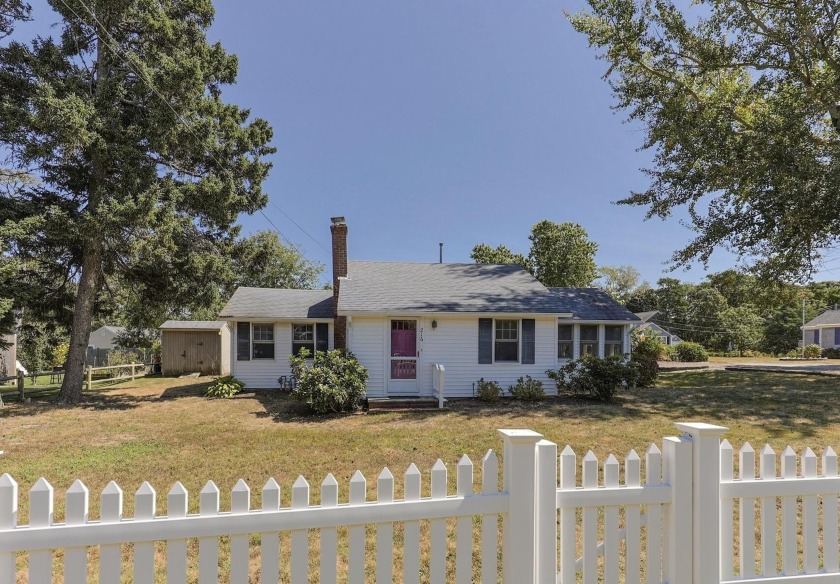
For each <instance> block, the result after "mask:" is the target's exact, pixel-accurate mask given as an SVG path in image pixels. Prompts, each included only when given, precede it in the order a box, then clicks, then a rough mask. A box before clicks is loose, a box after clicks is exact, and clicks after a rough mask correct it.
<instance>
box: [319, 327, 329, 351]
mask: <svg viewBox="0 0 840 584" xmlns="http://www.w3.org/2000/svg"><path fill="white" fill-rule="evenodd" d="M329 335H330V325H328V324H327V323H325V322H319V323H317V324H316V325H315V351H316V352H324V353H326V352H327V351H328V350H329V346H330V337H329Z"/></svg>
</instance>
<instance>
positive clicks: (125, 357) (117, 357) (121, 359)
mask: <svg viewBox="0 0 840 584" xmlns="http://www.w3.org/2000/svg"><path fill="white" fill-rule="evenodd" d="M141 361H142V359H140V358H138V357H137V355H135V354H134V352H133V351H128V350H126V349H112V350H111V351H109V352H108V365H130V364H131V363H139V362H141ZM128 375H131V372H130V371H129V368H128V367H125V368H120V369H108V377H112V378H113V377H126V376H128Z"/></svg>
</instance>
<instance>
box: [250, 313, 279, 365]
mask: <svg viewBox="0 0 840 584" xmlns="http://www.w3.org/2000/svg"><path fill="white" fill-rule="evenodd" d="M252 330H253V336H254V359H274V323H264V322H255V323H254V324H253V325H252Z"/></svg>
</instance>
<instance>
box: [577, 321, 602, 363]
mask: <svg viewBox="0 0 840 584" xmlns="http://www.w3.org/2000/svg"><path fill="white" fill-rule="evenodd" d="M584 355H595V356H597V355H598V325H597V324H582V325H580V356H581V357H583V356H584Z"/></svg>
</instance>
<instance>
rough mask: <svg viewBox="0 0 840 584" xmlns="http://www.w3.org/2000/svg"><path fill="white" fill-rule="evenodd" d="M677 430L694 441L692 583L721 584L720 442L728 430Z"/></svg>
mask: <svg viewBox="0 0 840 584" xmlns="http://www.w3.org/2000/svg"><path fill="white" fill-rule="evenodd" d="M676 426H677V428H678V429H679V430H681V431H682V432H683V438H685V439H687V440H690V441H691V449H692V456H691V458H692V467H693V468H692V476H693V481H692V491H693V493H692V502H693V505H692V508H693V509H692V524H693V542H692V544H693V545H692V547H693V548H694V553H693V564H694V566H693V567H694V570H693V572H694V577H693V579H692V582H694V584H718V583H719V582H720V580H721V570H720V438H721V436H723V434H724V433H725V432H726V431H727V430H728V429H729V428H725V427H723V426H715V425H712V424H706V423H702V422H697V423H684V422H678V423H677V424H676ZM730 521H731V519H730ZM672 535H673V533H672Z"/></svg>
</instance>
